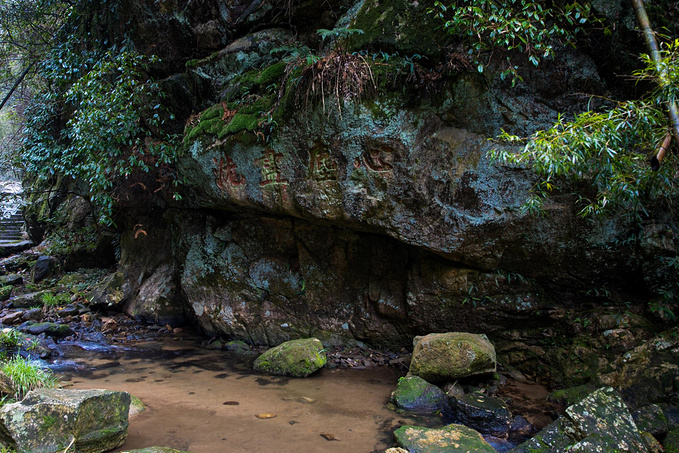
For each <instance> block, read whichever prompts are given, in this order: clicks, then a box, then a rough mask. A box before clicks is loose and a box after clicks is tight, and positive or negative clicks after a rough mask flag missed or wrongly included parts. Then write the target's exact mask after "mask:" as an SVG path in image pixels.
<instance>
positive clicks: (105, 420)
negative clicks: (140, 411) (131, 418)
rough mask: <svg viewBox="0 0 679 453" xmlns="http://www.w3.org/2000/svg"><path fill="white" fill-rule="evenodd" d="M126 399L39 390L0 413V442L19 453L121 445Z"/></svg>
mask: <svg viewBox="0 0 679 453" xmlns="http://www.w3.org/2000/svg"><path fill="white" fill-rule="evenodd" d="M129 408H130V395H129V394H128V393H125V392H112V391H108V390H61V389H38V390H33V391H31V392H29V393H28V394H27V395H26V397H25V398H24V399H23V401H21V402H18V403H14V404H8V405H5V406H3V407H2V410H0V439H1V441H2V443H3V444H4V445H8V446H10V447H12V448H14V449H15V450H17V451H31V452H41V453H56V452H63V451H64V450H65V449H66V448H67V447H68V446H69V445H72V448H74V449H75V451H80V452H91V453H95V452H96V453H98V452H104V451H107V450H111V449H113V448H116V447H119V446H120V445H122V444H123V443H124V442H125V438H126V437H127V427H128V419H127V417H128V411H129Z"/></svg>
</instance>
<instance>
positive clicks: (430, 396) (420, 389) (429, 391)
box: [391, 376, 450, 414]
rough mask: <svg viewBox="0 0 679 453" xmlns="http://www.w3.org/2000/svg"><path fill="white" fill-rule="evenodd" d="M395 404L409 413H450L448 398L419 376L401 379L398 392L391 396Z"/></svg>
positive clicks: (397, 388) (395, 391)
mask: <svg viewBox="0 0 679 453" xmlns="http://www.w3.org/2000/svg"><path fill="white" fill-rule="evenodd" d="M391 400H392V401H393V402H394V404H395V405H396V406H397V407H399V408H401V409H405V410H408V411H413V412H418V413H424V414H434V413H436V412H439V411H440V412H442V413H446V414H449V413H450V403H449V401H448V396H447V395H446V394H445V393H444V392H443V390H441V389H440V388H438V387H437V386H435V385H433V384H430V383H429V382H427V381H425V380H424V379H422V378H421V377H419V376H406V377H404V378H401V379H399V381H398V385H397V387H396V390H394V391H393V392H392V394H391Z"/></svg>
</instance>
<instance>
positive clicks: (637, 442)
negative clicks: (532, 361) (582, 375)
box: [510, 387, 649, 453]
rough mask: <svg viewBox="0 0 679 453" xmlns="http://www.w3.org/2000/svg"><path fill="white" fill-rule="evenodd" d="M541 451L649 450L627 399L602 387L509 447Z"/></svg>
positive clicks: (524, 451) (517, 450)
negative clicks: (627, 404)
mask: <svg viewBox="0 0 679 453" xmlns="http://www.w3.org/2000/svg"><path fill="white" fill-rule="evenodd" d="M510 451H511V452H512V453H539V452H545V453H547V452H554V451H568V452H583V453H584V452H598V451H602V452H609V451H610V452H620V453H623V452H629V453H632V452H635V453H637V452H638V453H641V452H647V451H649V450H648V448H647V447H646V443H645V442H644V439H643V437H642V435H641V433H640V432H639V430H638V428H637V426H636V425H635V424H634V420H633V419H632V414H630V412H629V410H628V409H627V406H626V405H625V402H624V401H623V400H622V398H621V397H620V394H618V392H616V391H615V390H613V389H612V388H611V387H603V388H600V389H598V390H596V391H594V392H592V393H591V394H590V395H589V396H587V397H586V398H584V399H583V400H582V401H580V402H579V403H577V404H574V405H572V406H569V407H568V408H566V411H565V413H564V414H563V415H562V416H561V417H559V418H558V419H557V420H556V421H555V422H554V423H552V424H551V425H549V426H548V427H547V428H545V429H544V430H542V431H540V432H539V433H538V434H537V435H536V436H535V437H533V438H532V439H530V440H529V441H528V442H525V443H523V444H521V445H519V446H518V447H516V448H514V449H512V450H510Z"/></svg>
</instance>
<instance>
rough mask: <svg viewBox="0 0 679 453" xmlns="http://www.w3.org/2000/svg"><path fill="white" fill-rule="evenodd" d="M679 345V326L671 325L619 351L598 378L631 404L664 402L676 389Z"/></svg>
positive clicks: (677, 383)
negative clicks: (620, 352) (608, 371)
mask: <svg viewBox="0 0 679 453" xmlns="http://www.w3.org/2000/svg"><path fill="white" fill-rule="evenodd" d="M678 348H679V327H672V328H671V329H668V330H666V331H664V332H661V333H659V334H658V335H656V336H655V337H653V338H651V339H649V340H646V341H645V342H644V343H643V344H641V345H639V346H637V347H636V348H634V349H632V350H631V351H627V352H625V353H624V354H622V355H621V356H620V357H618V359H617V360H615V361H614V362H613V363H612V364H611V367H612V369H613V370H612V371H611V372H610V373H606V374H602V375H599V376H597V381H598V383H599V384H601V385H607V386H611V387H615V388H616V389H618V391H619V392H620V394H621V395H623V397H624V398H625V401H627V402H628V403H629V404H630V405H631V406H633V407H642V406H645V405H647V404H652V403H657V402H659V401H666V400H668V399H669V397H670V396H671V395H673V394H674V393H675V392H676V389H677V388H679V362H677V358H676V351H677V349H678Z"/></svg>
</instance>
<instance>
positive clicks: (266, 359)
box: [254, 338, 327, 377]
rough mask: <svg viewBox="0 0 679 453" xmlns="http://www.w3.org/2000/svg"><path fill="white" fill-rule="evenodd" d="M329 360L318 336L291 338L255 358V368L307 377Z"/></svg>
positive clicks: (278, 373) (283, 374) (270, 372)
mask: <svg viewBox="0 0 679 453" xmlns="http://www.w3.org/2000/svg"><path fill="white" fill-rule="evenodd" d="M326 362H327V357H326V355H325V351H324V350H323V344H322V343H321V341H320V340H318V339H317V338H305V339H300V340H290V341H286V342H285V343H283V344H280V345H278V346H276V347H274V348H271V349H269V350H268V351H266V352H265V353H263V354H262V355H260V356H259V357H257V359H256V360H255V363H254V368H255V370H256V371H261V372H264V373H269V374H276V375H282V376H295V377H306V376H308V375H310V374H311V373H313V372H315V371H317V370H318V369H320V368H322V367H323V366H324V365H325V364H326Z"/></svg>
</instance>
